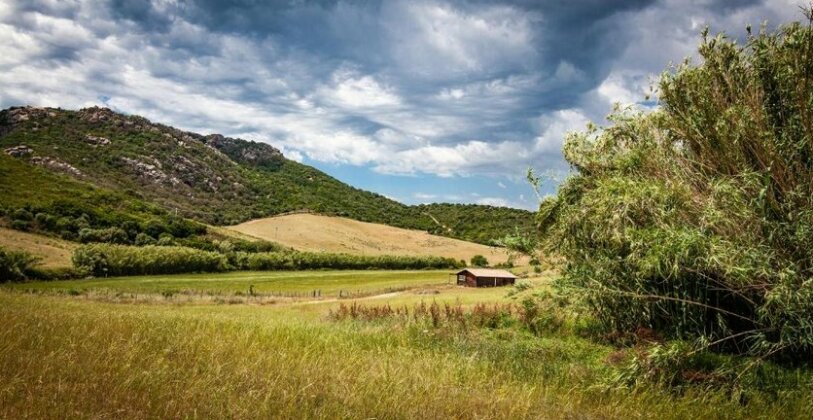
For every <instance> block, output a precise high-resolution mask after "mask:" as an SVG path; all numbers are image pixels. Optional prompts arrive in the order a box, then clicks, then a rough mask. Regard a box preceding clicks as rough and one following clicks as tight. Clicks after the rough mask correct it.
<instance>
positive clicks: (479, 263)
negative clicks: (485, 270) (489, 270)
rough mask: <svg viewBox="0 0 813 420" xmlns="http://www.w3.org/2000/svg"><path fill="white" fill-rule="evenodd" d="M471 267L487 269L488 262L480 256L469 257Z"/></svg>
mask: <svg viewBox="0 0 813 420" xmlns="http://www.w3.org/2000/svg"><path fill="white" fill-rule="evenodd" d="M471 265H473V266H475V267H488V260H487V259H486V257H484V256H482V255H479V254H478V255H475V256H473V257H471Z"/></svg>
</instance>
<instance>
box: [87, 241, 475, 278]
mask: <svg viewBox="0 0 813 420" xmlns="http://www.w3.org/2000/svg"><path fill="white" fill-rule="evenodd" d="M219 251H220V252H213V251H204V250H200V249H194V248H189V247H182V246H154V245H146V246H127V245H110V244H92V245H85V246H82V247H79V248H77V250H76V251H74V254H73V263H74V265H75V266H76V268H77V269H79V270H83V271H86V272H89V273H93V274H94V275H96V276H102V277H105V276H129V275H142V274H173V273H197V272H216V271H225V270H257V271H262V270H308V269H341V270H366V269H381V270H410V269H430V268H457V267H459V266H460V262H459V261H457V260H455V259H453V258H444V257H410V256H393V255H379V256H369V255H368V256H365V255H350V254H329V253H317V252H296V251H291V250H287V251H282V252H255V253H247V252H243V251H234V247H233V246H232V245H229V246H227V247H225V248H222V249H220V250H219Z"/></svg>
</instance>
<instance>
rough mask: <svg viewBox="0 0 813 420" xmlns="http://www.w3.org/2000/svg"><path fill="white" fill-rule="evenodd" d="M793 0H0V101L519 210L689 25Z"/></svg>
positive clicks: (726, 21) (644, 81)
mask: <svg viewBox="0 0 813 420" xmlns="http://www.w3.org/2000/svg"><path fill="white" fill-rule="evenodd" d="M803 3H804V2H803V1H801V0H761V1H760V0H753V1H750V0H719V1H715V0H660V1H651V0H630V1H612V0H570V1H565V0H540V1H513V2H491V1H474V0H472V1H423V0H402V1H401V0H394V1H372V0H369V1H321V2H308V1H259V0H235V1H217V0H200V1H191V0H190V1H183V0H152V1H147V0H143V1H139V0H112V1H106V0H19V1H16V0H0V107H2V108H5V107H8V106H13V105H26V104H30V105H37V106H55V107H62V108H69V109H76V108H81V107H86V106H92V105H101V106H108V107H110V108H112V109H114V110H117V111H120V112H124V113H128V114H139V115H143V116H145V117H147V118H150V119H151V120H153V121H155V122H162V123H166V124H170V125H173V126H176V127H179V128H183V129H187V130H191V131H196V132H200V133H204V134H208V133H223V134H226V135H230V136H235V137H242V138H246V139H252V140H258V141H264V142H268V143H270V144H272V145H274V146H276V147H278V148H279V149H281V150H282V151H283V152H284V153H285V154H286V156H288V157H289V158H291V159H295V160H299V161H302V162H304V163H307V164H310V165H314V166H316V167H318V168H320V169H322V170H324V171H325V172H327V173H329V174H331V175H333V176H335V177H337V178H339V179H341V180H343V181H345V182H348V183H350V184H353V185H355V186H358V187H361V188H365V189H368V190H372V191H376V192H378V193H381V194H384V195H387V196H389V197H392V198H394V199H397V200H399V201H402V202H405V203H422V202H436V201H442V202H467V203H483V204H495V205H508V206H513V207H520V208H529V209H532V208H534V207H535V206H536V203H537V199H536V197H535V196H534V195H533V192H532V190H531V189H530V187H529V186H528V185H527V183H526V182H525V181H524V174H525V172H526V170H527V168H528V167H534V168H536V169H537V170H538V171H539V172H542V173H546V174H550V175H551V179H550V180H549V181H548V182H546V184H545V186H544V191H543V192H552V191H554V190H555V184H556V180H557V179H559V178H560V177H561V176H562V175H563V174H565V173H566V171H567V165H566V164H565V163H564V161H563V160H562V157H561V154H560V152H559V149H560V146H561V142H562V138H563V136H564V134H565V133H566V132H568V131H571V130H579V129H582V128H583V127H584V126H585V124H586V122H587V121H595V122H597V123H601V122H602V120H603V118H604V116H605V115H606V114H607V113H608V112H609V110H610V108H611V106H612V104H613V103H615V102H620V103H625V104H629V103H638V104H640V105H641V106H644V107H648V106H653V105H654V104H653V103H651V102H644V97H645V94H646V92H648V91H649V86H650V82H651V80H652V78H653V77H654V75H656V74H658V73H660V72H661V71H662V70H663V69H664V68H665V67H666V66H667V65H668V64H669V63H671V62H680V61H681V60H682V59H683V58H684V57H689V56H693V55H694V50H695V46H696V45H697V41H698V39H699V36H698V33H699V32H700V30H701V29H702V28H703V27H704V26H706V25H709V26H710V28H711V30H712V32H720V31H724V32H726V33H729V34H731V35H732V36H735V37H741V36H742V34H743V33H744V28H745V26H746V25H747V24H753V25H754V26H758V25H759V24H760V23H761V22H763V21H767V22H768V24H769V26H772V27H773V26H775V25H776V24H779V23H783V22H788V21H791V20H798V19H799V17H800V16H801V14H800V13H799V8H798V6H799V5H800V4H803Z"/></svg>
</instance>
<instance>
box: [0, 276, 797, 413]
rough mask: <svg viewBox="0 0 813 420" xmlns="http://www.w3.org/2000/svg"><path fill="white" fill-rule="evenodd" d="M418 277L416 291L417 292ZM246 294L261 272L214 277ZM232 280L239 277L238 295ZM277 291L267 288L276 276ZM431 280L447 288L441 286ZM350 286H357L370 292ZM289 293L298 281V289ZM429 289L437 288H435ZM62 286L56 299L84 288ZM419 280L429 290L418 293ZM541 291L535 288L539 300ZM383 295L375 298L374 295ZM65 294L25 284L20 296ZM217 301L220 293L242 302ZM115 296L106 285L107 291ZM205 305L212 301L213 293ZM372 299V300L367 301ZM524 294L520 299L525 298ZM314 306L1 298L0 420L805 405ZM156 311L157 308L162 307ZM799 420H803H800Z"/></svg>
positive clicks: (604, 350)
mask: <svg viewBox="0 0 813 420" xmlns="http://www.w3.org/2000/svg"><path fill="white" fill-rule="evenodd" d="M341 274H350V273H346V272H345V273H336V272H309V273H265V275H267V276H269V277H264V278H268V279H269V282H271V280H270V279H272V278H273V279H277V280H279V281H282V282H290V283H291V285H290V287H296V286H301V284H300V283H297V282H305V281H314V282H317V279H316V277H317V276H320V275H321V276H322V278H324V279H327V280H325V283H320V284H323V286H322V288H323V289H325V286H324V284H326V283H330V282H333V283H331V284H333V286H334V287H336V288H342V287H343V288H349V285H351V284H352V285H354V287H362V286H363V285H366V286H369V287H372V288H380V287H381V286H382V285H384V284H386V285H387V287H390V286H392V285H393V284H400V285H404V284H406V285H412V283H413V282H417V283H419V286H418V287H414V288H409V289H407V290H404V291H401V292H399V293H389V294H385V295H383V297H382V296H370V297H365V298H363V299H358V300H357V302H359V303H360V304H365V305H384V304H390V305H409V306H411V305H414V304H416V303H419V302H421V301H424V302H427V303H429V302H438V303H444V302H449V303H460V304H462V305H471V304H474V303H478V302H488V303H506V302H514V301H516V300H514V299H513V298H512V297H509V296H508V294H509V293H508V292H509V291H510V290H511V289H510V288H489V289H472V288H464V287H456V286H451V285H445V284H444V281H445V278H444V277H443V276H442V275H444V273H442V272H438V273H432V272H417V273H415V278H414V279H410V278H406V280H405V278H404V277H403V274H404V273H402V272H395V273H389V274H392V275H394V276H397V277H399V278H401V280H400V283H397V282H396V283H392V282H394V281H395V280H392V279H391V278H390V277H389V274H388V273H380V272H379V273H367V274H368V275H369V276H368V277H365V276H363V275H358V274H356V275H355V276H352V275H350V276H347V277H344V280H340V279H338V278H337V277H336V276H339V275H341ZM420 275H423V276H425V277H420ZM218 276H219V277H220V278H223V279H224V280H223V281H224V282H226V283H228V282H230V281H234V282H239V281H249V280H251V281H255V282H256V279H257V276H258V273H228V274H221V275H218ZM241 276H243V277H246V278H245V279H243V280H241V278H242V277H241ZM275 276H276V277H275ZM437 276H441V277H440V278H439V279H438V277H437ZM205 278H207V277H206V276H203V277H200V276H162V277H156V278H155V280H156V282H157V283H158V284H161V286H159V287H154V288H151V287H152V285H151V282H150V281H149V280H150V279H149V278H141V279H116V280H112V279H111V280H98V282H99V283H100V284H105V283H104V282H112V284H114V285H123V284H127V283H128V281H129V280H136V283H137V284H139V283H140V284H141V286H140V287H145V289H140V290H153V291H160V290H163V289H162V288H163V287H165V286H166V284H164V283H162V282H166V281H167V279H169V280H174V281H176V282H178V281H180V280H181V279H187V280H185V281H186V282H187V283H188V284H186V286H187V287H188V286H189V284H194V285H196V286H195V287H208V286H209V285H210V283H212V282H214V281H202V280H200V279H205ZM359 278H364V279H366V280H365V281H362V280H359ZM297 279H298V280H297ZM438 280H439V282H438ZM96 281H97V280H93V281H84V280H83V281H75V282H60V283H62V285H61V286H59V287H60V288H71V287H78V286H77V285H78V284H82V283H84V284H94V283H92V282H96ZM422 281H425V283H421V282H422ZM547 281H548V280H547V279H544V278H543V279H538V280H532V282H533V283H534V284H535V285H536V289H535V290H540V289H541V288H544V287H545V284H546V282H547ZM382 282H383V283H382ZM58 284H59V283H47V284H46V283H29V284H26V285H22V287H23V288H24V287H28V288H32V287H33V288H38V287H45V286H46V285H47V286H50V287H52V289H58V288H57V287H56V285H58ZM231 286H233V284H230V285H229V286H222V287H223V288H222V289H218V290H223V291H233V290H240V289H239V288H236V287H235V288H232V287H231ZM104 287H109V286H104ZM212 290H214V289H212ZM376 290H378V289H376ZM529 293H532V291H526V292H523V294H521V295H520V298H519V299H521V297H522V296H525V295H527V294H529ZM350 301H352V300H348V299H341V300H337V299H325V300H324V301H323V303H318V304H314V303H313V302H314V301H313V300H309V301H294V302H291V301H280V302H278V303H276V304H271V305H265V306H259V305H250V304H235V305H226V304H220V305H218V304H201V305H187V304H180V303H178V302H176V301H172V300H169V301H167V303H160V304H150V305H144V304H122V303H111V302H105V301H99V300H90V299H85V298H82V297H71V296H59V295H49V294H39V295H37V294H29V293H20V290H15V291H8V290H5V291H3V290H0V325H2V326H3V328H0V418H24V417H29V416H31V417H66V416H67V417H93V418H111V417H117V418H167V417H170V418H174V417H198V418H212V417H215V418H223V417H231V418H269V417H276V418H337V417H338V418H347V417H349V418H373V417H374V418H416V417H423V418H628V417H647V418H698V417H704V418H746V417H775V416H776V415H778V413H781V414H782V416H783V417H786V418H794V417H798V418H804V417H806V416H807V417H809V415H810V414H811V413H810V412H809V407H808V405H809V404H808V403H807V401H808V400H809V397H810V396H811V391H810V390H801V389H800V390H788V392H787V394H786V395H784V396H783V397H782V398H776V399H765V397H763V396H761V395H757V396H755V397H754V398H752V399H751V400H750V401H749V403H748V404H747V405H741V404H740V402H739V400H735V399H732V398H731V397H730V396H729V395H728V394H727V393H726V392H717V391H715V390H714V389H706V388H702V387H698V388H697V389H695V390H693V389H690V390H689V391H687V392H686V393H685V394H682V395H678V394H674V393H671V392H669V391H666V390H661V389H659V388H656V387H652V388H637V389H627V388H620V389H614V388H613V387H608V386H607V385H604V384H605V383H606V378H607V377H608V375H611V373H612V366H610V365H609V364H608V363H607V361H606V360H607V358H608V355H609V354H610V353H612V352H614V351H616V349H614V348H612V347H609V346H606V345H603V344H600V343H597V342H594V341H591V340H590V339H588V338H582V337H579V336H576V335H573V334H553V333H551V334H543V335H542V336H534V335H531V334H530V333H528V332H527V331H523V330H521V329H518V328H506V329H496V330H491V329H476V330H471V331H468V332H465V333H463V332H460V331H457V332H455V331H450V330H443V329H438V330H433V329H431V328H427V327H425V326H421V325H411V324H403V323H398V322H386V321H382V322H361V321H334V320H331V319H330V318H329V317H328V311H329V310H330V309H331V308H335V307H336V306H337V305H340V304H341V303H342V302H344V303H347V302H350ZM159 302H163V301H159ZM805 410H808V411H805Z"/></svg>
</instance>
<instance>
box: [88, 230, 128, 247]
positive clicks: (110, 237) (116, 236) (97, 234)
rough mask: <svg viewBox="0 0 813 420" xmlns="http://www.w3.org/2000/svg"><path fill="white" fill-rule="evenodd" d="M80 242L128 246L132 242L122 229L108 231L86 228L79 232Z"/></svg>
mask: <svg viewBox="0 0 813 420" xmlns="http://www.w3.org/2000/svg"><path fill="white" fill-rule="evenodd" d="M79 242H82V243H89V242H105V243H111V244H126V243H129V242H130V238H129V236H128V235H127V232H125V231H124V230H122V229H121V228H117V227H111V228H106V229H89V228H84V229H81V230H80V231H79Z"/></svg>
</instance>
